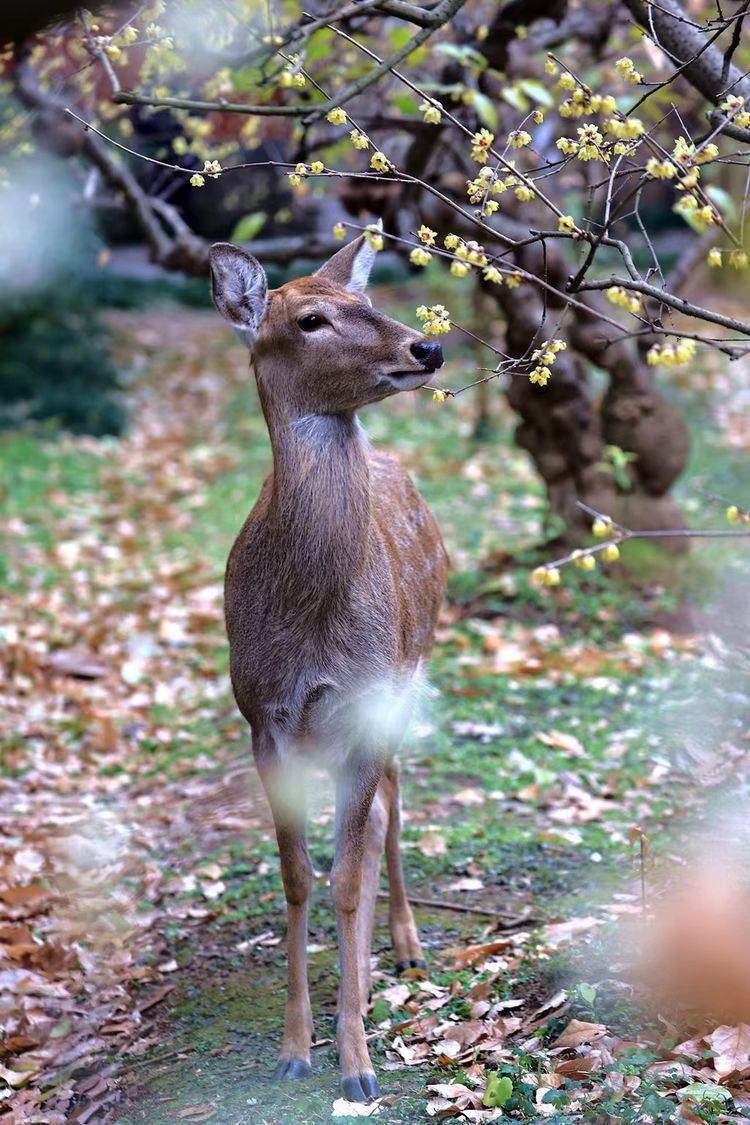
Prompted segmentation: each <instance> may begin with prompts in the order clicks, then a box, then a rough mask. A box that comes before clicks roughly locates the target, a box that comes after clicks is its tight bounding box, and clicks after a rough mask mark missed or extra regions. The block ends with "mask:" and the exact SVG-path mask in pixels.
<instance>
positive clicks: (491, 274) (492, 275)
mask: <svg viewBox="0 0 750 1125" xmlns="http://www.w3.org/2000/svg"><path fill="white" fill-rule="evenodd" d="M482 277H483V278H484V280H485V281H491V282H493V283H494V284H495V285H502V283H503V275H502V274H501V272H500V270H499V269H498V268H497V266H487V268H486V269H485V270H483V272H482Z"/></svg>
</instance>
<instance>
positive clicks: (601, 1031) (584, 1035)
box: [551, 1020, 607, 1047]
mask: <svg viewBox="0 0 750 1125" xmlns="http://www.w3.org/2000/svg"><path fill="white" fill-rule="evenodd" d="M606 1034H607V1029H606V1027H605V1026H604V1024H603V1023H587V1022H586V1021H585V1020H571V1021H570V1023H569V1024H568V1026H567V1027H566V1028H565V1029H564V1030H563V1031H562V1032H561V1033H560V1034H559V1035H558V1037H557V1039H555V1041H554V1042H553V1043H552V1044H551V1046H552V1047H580V1046H581V1045H582V1044H583V1043H595V1042H596V1040H597V1039H601V1037H602V1036H603V1035H606Z"/></svg>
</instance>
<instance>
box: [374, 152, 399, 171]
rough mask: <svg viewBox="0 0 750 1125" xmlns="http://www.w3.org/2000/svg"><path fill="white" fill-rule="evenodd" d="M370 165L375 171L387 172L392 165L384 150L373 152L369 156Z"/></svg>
mask: <svg viewBox="0 0 750 1125" xmlns="http://www.w3.org/2000/svg"><path fill="white" fill-rule="evenodd" d="M370 167H371V168H374V169H375V171H376V172H388V171H389V170H390V169H391V168H392V167H393V165H392V164H391V162H390V160H389V159H388V157H387V156H386V155H385V153H384V152H380V151H377V152H374V153H373V154H372V156H371V157H370Z"/></svg>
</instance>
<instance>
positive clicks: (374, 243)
mask: <svg viewBox="0 0 750 1125" xmlns="http://www.w3.org/2000/svg"><path fill="white" fill-rule="evenodd" d="M364 235H365V238H366V239H367V241H368V242H369V243H370V246H371V247H372V249H373V250H382V249H383V236H382V234H381V233H380V227H378V226H376V225H375V223H369V224H368V226H366V227H365V230H364Z"/></svg>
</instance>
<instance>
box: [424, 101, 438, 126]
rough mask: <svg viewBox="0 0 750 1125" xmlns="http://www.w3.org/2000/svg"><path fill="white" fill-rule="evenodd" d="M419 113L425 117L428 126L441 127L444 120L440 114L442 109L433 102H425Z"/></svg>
mask: <svg viewBox="0 0 750 1125" xmlns="http://www.w3.org/2000/svg"><path fill="white" fill-rule="evenodd" d="M419 112H420V113H421V114H422V115H423V119H424V122H425V124H426V125H439V124H440V121H441V120H442V116H443V115H442V113H441V112H440V107H439V106H438V105H434V104H433V103H432V102H428V101H426V100H425V101H423V102H422V103H421V105H420V106H419Z"/></svg>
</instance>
